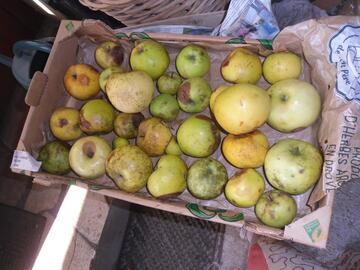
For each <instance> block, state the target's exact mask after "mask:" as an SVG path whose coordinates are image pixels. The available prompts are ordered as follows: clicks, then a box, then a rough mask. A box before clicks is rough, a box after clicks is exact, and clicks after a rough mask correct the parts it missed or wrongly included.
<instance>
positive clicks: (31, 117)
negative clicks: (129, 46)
mask: <svg viewBox="0 0 360 270" xmlns="http://www.w3.org/2000/svg"><path fill="white" fill-rule="evenodd" d="M148 36H150V37H151V38H153V39H155V40H158V41H160V42H163V43H165V44H173V46H178V47H179V48H180V47H181V46H183V45H184V44H186V43H188V42H193V43H198V44H200V45H203V46H207V47H208V48H213V49H214V50H215V51H216V50H217V52H219V54H222V55H226V54H227V53H228V52H229V51H231V50H233V49H234V48H235V47H242V46H246V47H247V48H249V49H251V50H254V51H257V52H258V53H260V54H262V55H266V54H268V53H270V51H269V49H270V47H271V44H269V43H268V42H266V41H261V42H260V41H257V40H243V39H241V38H240V39H229V38H226V37H210V36H193V35H174V34H157V33H149V34H148V35H147V34H144V33H120V32H118V33H115V32H114V31H112V30H111V29H110V28H108V27H106V26H105V25H104V24H102V23H100V22H97V21H84V22H79V21H62V22H61V25H60V28H59V31H58V34H57V36H56V39H55V42H54V45H53V48H52V51H51V54H50V56H49V58H48V61H47V64H46V67H45V69H44V71H43V72H37V73H36V74H35V76H34V78H33V80H32V82H31V86H30V88H29V90H28V94H27V96H26V103H27V104H28V105H29V106H31V108H30V110H29V114H28V116H27V120H26V123H25V125H24V128H23V132H22V135H21V138H20V140H19V143H18V147H17V150H19V151H25V152H27V153H30V154H31V155H32V156H34V157H36V156H37V153H38V151H39V149H40V147H41V146H42V145H43V144H45V142H46V141H47V140H48V136H49V135H48V132H46V131H48V122H49V118H50V115H51V113H52V111H53V110H54V109H55V108H57V107H59V106H64V105H65V104H66V105H67V106H75V107H79V106H80V102H79V101H75V100H74V99H73V98H71V97H69V96H68V94H67V92H66V91H65V89H64V86H63V76H64V74H65V71H66V69H67V68H68V66H69V65H71V64H74V63H77V62H78V61H79V57H85V58H86V56H79V54H78V52H79V45H80V46H81V44H82V43H83V42H87V40H92V41H94V40H95V41H96V40H102V39H103V40H105V39H117V38H120V39H123V40H125V41H127V40H128V39H139V38H140V39H141V38H147V37H148ZM269 45H270V47H269ZM222 57H223V56H222ZM222 59H223V58H222ZM217 74H218V75H215V76H219V77H220V73H219V71H217ZM304 76H305V75H304ZM305 77H306V76H305ZM314 139H315V138H314ZM13 170H14V171H16V172H19V173H24V174H27V175H30V176H32V177H34V183H38V184H42V185H52V184H68V185H78V186H82V187H84V188H87V189H89V190H91V191H94V192H98V193H101V194H103V195H106V196H110V197H113V198H117V199H121V200H125V201H128V202H131V203H135V204H141V205H144V206H148V207H154V208H157V209H161V210H165V211H170V212H173V213H177V214H181V215H187V216H191V217H196V218H202V219H207V220H210V221H213V222H219V223H224V224H227V225H232V226H238V227H244V228H246V229H247V230H249V231H251V232H254V233H256V234H260V235H264V236H268V237H271V238H275V239H280V240H282V239H289V240H293V241H295V242H300V243H303V244H307V245H311V246H316V247H321V248H324V247H325V246H326V240H327V236H328V231H329V226H330V219H331V208H332V202H333V194H334V193H333V192H329V193H327V194H326V195H324V196H320V197H318V198H320V199H316V200H312V202H314V204H313V205H314V206H313V209H312V211H311V213H306V215H303V216H302V217H300V218H298V219H297V220H296V221H295V222H293V223H292V224H290V225H289V226H286V227H285V229H284V230H280V229H275V228H270V227H267V226H265V225H262V224H260V222H259V221H257V220H256V219H254V218H249V217H250V216H251V215H249V214H248V213H250V212H249V210H246V209H241V208H235V207H233V208H232V210H229V209H221V208H220V207H216V208H214V207H208V206H204V205H200V204H198V203H194V202H189V201H182V200H179V199H175V200H156V199H153V198H151V197H150V196H149V195H147V194H146V193H136V194H129V193H126V192H123V191H120V190H118V189H117V188H115V187H113V186H111V185H110V186H109V185H107V184H106V183H108V182H110V180H109V179H108V178H107V177H102V178H101V179H98V180H96V181H89V180H84V179H81V178H79V177H77V176H76V175H74V174H69V175H67V176H55V175H50V174H47V173H44V172H33V171H31V170H19V169H13ZM320 184H321V183H320ZM314 192H317V189H315V190H314ZM313 195H314V194H312V196H311V198H312V197H313ZM315 197H316V196H315ZM311 198H310V200H311ZM251 211H252V210H251Z"/></svg>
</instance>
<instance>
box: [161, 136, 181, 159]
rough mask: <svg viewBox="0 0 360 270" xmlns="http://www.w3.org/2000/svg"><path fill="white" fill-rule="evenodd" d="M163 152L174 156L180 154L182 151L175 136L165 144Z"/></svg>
mask: <svg viewBox="0 0 360 270" xmlns="http://www.w3.org/2000/svg"><path fill="white" fill-rule="evenodd" d="M165 153H166V154H168V155H175V156H181V155H182V153H183V152H182V151H181V149H180V146H179V144H178V142H177V140H176V137H175V136H172V138H171V140H170V142H169V143H168V145H167V146H166V148H165Z"/></svg>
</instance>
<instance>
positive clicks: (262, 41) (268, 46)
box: [258, 39, 273, 50]
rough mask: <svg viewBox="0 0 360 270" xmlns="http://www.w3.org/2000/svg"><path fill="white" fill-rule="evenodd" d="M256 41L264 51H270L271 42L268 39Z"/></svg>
mask: <svg viewBox="0 0 360 270" xmlns="http://www.w3.org/2000/svg"><path fill="white" fill-rule="evenodd" d="M258 41H259V42H260V43H261V45H263V46H264V48H265V49H268V50H272V49H273V47H272V40H269V39H258Z"/></svg>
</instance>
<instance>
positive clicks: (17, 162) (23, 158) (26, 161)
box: [10, 150, 41, 172]
mask: <svg viewBox="0 0 360 270" xmlns="http://www.w3.org/2000/svg"><path fill="white" fill-rule="evenodd" d="M40 167H41V161H37V160H36V159H35V158H33V157H32V156H31V155H30V153H28V152H25V151H19V150H15V151H14V155H13V158H12V162H11V165H10V168H11V169H17V170H25V171H31V172H38V171H39V169H40Z"/></svg>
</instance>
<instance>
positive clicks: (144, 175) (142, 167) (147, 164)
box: [106, 145, 153, 193]
mask: <svg viewBox="0 0 360 270" xmlns="http://www.w3.org/2000/svg"><path fill="white" fill-rule="evenodd" d="M152 171H153V168H152V162H151V159H150V158H149V157H148V156H147V155H146V154H145V153H144V152H143V151H142V150H141V149H140V148H139V147H137V146H136V145H125V146H123V147H121V148H116V149H114V150H113V151H112V152H111V153H110V155H109V156H108V158H107V160H106V173H107V174H108V175H109V177H110V178H111V179H112V180H113V181H114V183H115V184H116V186H117V187H118V188H120V189H121V190H124V191H126V192H131V193H133V192H137V191H139V190H140V189H142V188H143V187H145V186H146V182H147V180H148V178H149V176H150V175H151V173H152Z"/></svg>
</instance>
